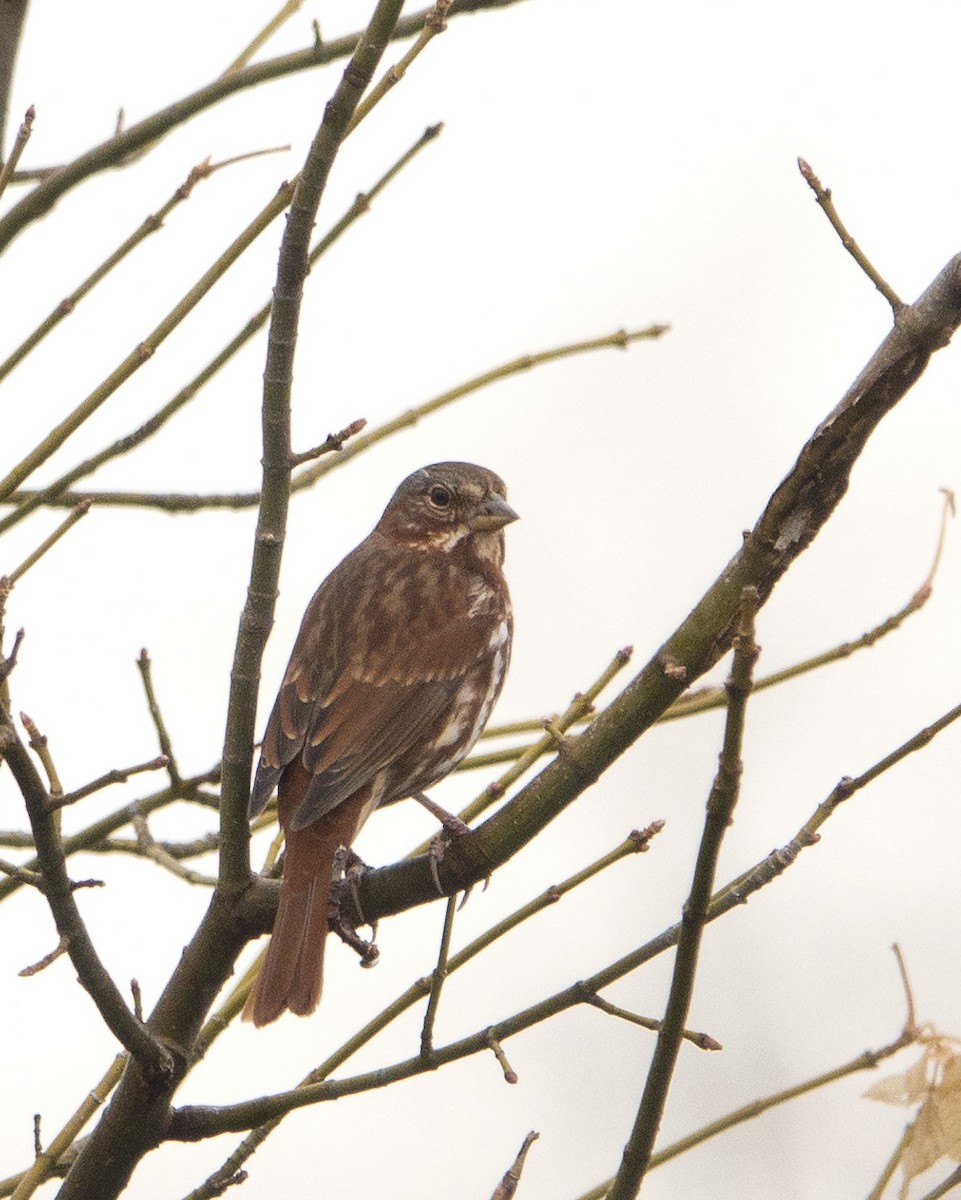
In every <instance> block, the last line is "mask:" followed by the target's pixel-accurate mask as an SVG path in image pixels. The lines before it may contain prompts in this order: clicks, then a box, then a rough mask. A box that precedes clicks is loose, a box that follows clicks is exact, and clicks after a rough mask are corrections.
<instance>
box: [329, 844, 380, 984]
mask: <svg viewBox="0 0 961 1200" xmlns="http://www.w3.org/2000/svg"><path fill="white" fill-rule="evenodd" d="M369 870H370V868H369V867H368V866H367V864H366V863H365V862H364V861H363V859H361V858H360V857H359V856H358V855H357V854H355V853H354V851H353V850H351V849H350V848H349V847H344V846H341V847H340V849H339V850H338V851H337V856H336V857H335V859H334V877H335V883H334V886H333V888H332V889H331V893H330V907H329V908H328V911H327V928H328V929H329V930H330V931H331V932H332V933H336V934H337V936H338V937H339V938H340V940H341V941H342V942H344V943H345V944H346V945H348V946H350V948H351V949H352V950H354V951H355V952H356V953H357V954H358V955H360V965H361V966H362V967H372V966H374V964H375V963H376V962H377V960H378V958H380V950H379V949H378V948H377V946H376V944H375V943H376V939H377V925H376V922H370V921H368V920H367V919H366V917H365V916H364V910H363V909H362V908H361V905H360V894H359V891H358V886H359V884H360V881H361V879H362V878H363V877H364V875H365V874H366V873H367V872H368V871H369ZM345 891H346V892H348V893H349V894H350V907H351V910H352V913H351V916H350V917H348V916H347V914H346V913H345V912H344V911H343V907H344V905H343V900H344V894H345ZM359 925H370V929H371V938H370V941H367V940H366V939H365V938H362V937H361V936H360V934H358V932H357V927H358V926H359Z"/></svg>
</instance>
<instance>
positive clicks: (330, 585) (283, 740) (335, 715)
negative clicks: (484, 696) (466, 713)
mask: <svg viewBox="0 0 961 1200" xmlns="http://www.w3.org/2000/svg"><path fill="white" fill-rule="evenodd" d="M372 553H374V554H377V555H378V556H380V557H381V558H382V559H383V562H382V563H381V567H382V569H381V570H380V571H379V572H378V578H379V580H380V582H381V586H380V588H379V590H376V591H375V590H374V589H373V588H370V587H368V588H366V589H365V588H364V586H363V585H362V584H361V586H359V587H358V586H357V585H356V584H357V580H363V579H364V578H365V576H366V575H367V574H368V572H367V563H366V562H364V561H363V560H364V558H366V557H367V556H368V555H369V554H372ZM445 558H446V556H440V555H438V556H434V555H428V556H425V555H424V554H423V553H419V554H416V555H413V554H411V552H410V551H407V550H406V549H405V548H403V547H393V546H391V545H389V544H386V543H385V542H384V539H379V540H378V538H377V535H376V534H372V535H371V537H370V538H368V539H367V540H366V541H365V542H362V543H361V545H360V546H358V547H357V549H356V550H355V551H354V552H353V553H352V554H351V555H349V556H348V557H347V558H346V559H345V560H344V562H343V563H341V565H340V567H338V568H337V569H336V570H335V571H334V572H333V573H332V574H331V575H330V576H329V577H328V578H327V580H325V582H324V583H323V584H322V585H321V587H320V589H319V590H318V592H317V593H316V595H315V596H314V599H313V600H312V601H311V603H310V606H309V607H308V609H307V612H306V614H305V615H304V621H303V624H302V625H301V629H300V633H299V634H298V637H297V641H296V643H295V645H294V649H293V653H292V654H291V659H290V664H289V666H288V668H287V672H286V675H285V676H284V682H283V684H282V685H281V689H280V693H279V695H278V697H277V701H276V703H275V705H274V709H273V712H272V713H271V716H270V720H269V722H268V725H267V730H266V732H265V734H264V742H263V747H262V750H261V759H260V763H259V765H258V768H257V775H256V778H255V781H254V789H253V793H252V795H251V812H252V813H255V812H259V811H260V810H261V809H262V808H263V806H264V805H265V804H266V802H267V799H268V798H269V796H270V793H271V791H272V790H273V787H274V786H275V785H276V783H277V781H278V780H279V778H280V775H281V774H282V772H283V770H284V768H285V767H286V766H287V765H288V764H289V763H291V762H293V761H294V759H295V758H297V757H298V756H302V759H301V761H302V762H303V765H304V767H305V768H306V769H307V771H308V772H309V773H310V775H311V776H312V779H311V783H310V786H309V788H308V790H307V794H306V796H305V798H304V800H303V802H302V803H301V805H300V806H299V808H298V810H297V812H296V814H295V815H294V817H293V818H292V822H291V824H292V827H293V828H295V829H299V828H303V827H304V826H305V825H307V824H309V823H310V822H312V821H315V820H316V819H317V818H318V817H320V816H322V815H323V814H324V813H327V812H329V811H330V810H331V809H332V808H334V807H336V806H337V805H338V804H340V803H341V802H342V801H343V800H344V799H345V798H346V797H348V796H350V795H352V794H353V793H355V792H356V791H358V790H359V789H360V788H363V787H365V786H366V785H367V784H369V783H370V782H371V781H372V780H373V779H374V777H375V776H376V775H377V774H378V772H379V771H381V770H383V768H384V767H385V766H387V765H389V764H390V763H393V762H395V761H396V760H397V759H398V758H399V757H400V756H401V755H402V754H404V752H405V751H406V750H408V749H409V748H410V747H411V746H413V745H415V744H416V743H417V742H418V741H419V740H420V739H423V738H425V737H427V738H429V737H430V734H431V731H434V730H437V731H438V732H439V731H440V730H441V729H442V728H443V725H444V721H445V716H446V714H447V713H448V712H449V711H450V709H451V706H452V702H453V699H454V697H455V696H456V694H457V692H458V689H459V687H460V685H461V683H462V681H463V679H464V676H465V675H466V674H467V672H468V671H470V670H471V668H472V667H474V666H475V665H476V664H477V663H478V662H479V661H480V659H481V658H482V657H483V655H484V654H485V653H486V652H488V651H489V650H490V648H491V644H492V640H493V639H495V638H496V637H497V636H498V631H499V627H500V626H502V625H503V626H504V632H503V636H504V637H506V636H507V625H506V620H507V618H506V616H505V614H503V613H500V612H496V611H494V612H484V613H482V614H478V615H477V616H475V617H474V618H472V619H471V620H469V621H465V620H464V619H463V615H461V617H460V619H459V620H458V619H455V618H453V617H452V616H451V615H450V614H463V612H464V609H465V600H464V597H463V596H461V597H460V598H458V597H456V596H455V595H454V594H453V592H454V591H456V589H457V588H458V587H460V588H466V587H467V586H468V583H467V581H466V579H465V578H464V577H463V576H461V575H459V574H458V573H457V572H455V571H452V570H451V567H450V564H449V563H448V562H447V561H446V560H445ZM431 571H434V572H435V576H436V577H435V578H429V577H425V572H428V573H429V572H431ZM425 597H429V600H427V601H426V602H425V599H424V598H425ZM319 630H323V631H325V635H326V636H325V639H324V642H323V644H321V643H320V640H319V638H318V631H319Z"/></svg>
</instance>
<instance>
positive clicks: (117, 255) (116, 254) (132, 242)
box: [0, 147, 277, 380]
mask: <svg viewBox="0 0 961 1200" xmlns="http://www.w3.org/2000/svg"><path fill="white" fill-rule="evenodd" d="M275 153H277V148H276V147H272V148H271V149H269V150H254V151H250V152H248V153H246V154H238V155H235V156H234V157H233V158H229V159H224V160H223V161H221V162H217V163H211V161H210V159H204V161H203V162H201V163H198V164H197V165H196V166H195V167H193V168H192V169H191V171H190V173H189V174H188V175H187V178H186V179H185V180H184V181H183V183H181V184H180V186H179V187H178V188H176V190H175V191H174V193H173V195H172V196H171V197H170V198H169V199H168V200H167V202H166V203H165V204H164V205H163V206H162V207H161V208H160V209H158V210H157V212H155V213H151V214H150V215H149V216H147V217H145V218H144V219H143V221H142V222H141V223H140V225H139V226H138V227H137V229H135V230H134V232H133V233H132V234H130V236H129V237H128V238H126V239H125V240H124V241H123V242H121V244H120V245H119V246H118V247H117V248H116V249H115V250H114V251H113V252H112V253H111V254H109V255H108V256H107V258H106V259H104V261H103V262H102V263H100V265H99V266H98V267H97V268H96V269H95V270H94V271H92V272H91V273H90V274H89V275H88V276H87V277H86V279H84V280H83V281H82V282H81V283H80V284H79V285H78V286H77V287H76V288H75V289H74V290H73V291H72V292H71V293H70V294H69V295H68V296H65V297H64V298H63V299H62V300H61V301H60V303H59V304H58V305H57V306H56V308H54V309H53V311H52V312H51V313H49V314H48V315H47V316H46V317H45V318H44V319H43V320H42V321H41V322H40V324H39V325H38V326H37V327H36V329H34V330H33V331H32V332H31V333H30V334H28V335H27V337H26V338H24V340H23V341H22V342H21V343H20V345H19V346H17V348H16V349H15V350H13V351H12V352H11V353H10V354H9V355H8V356H7V358H6V359H5V360H4V361H3V362H0V380H2V379H5V378H6V377H7V376H8V375H9V374H10V372H11V371H13V370H14V368H15V367H17V366H18V365H19V364H20V363H21V362H23V360H24V359H25V358H26V357H27V355H28V354H29V353H30V352H31V351H32V350H34V349H36V347H37V346H38V345H39V344H40V342H42V341H43V339H44V338H45V337H46V336H47V334H49V333H50V332H51V331H52V330H53V329H55V328H56V327H57V325H59V324H60V322H61V321H63V320H64V319H65V318H66V317H68V316H69V315H70V314H71V313H72V312H73V311H74V310H75V309H76V307H77V305H78V304H79V303H80V301H81V300H83V299H84V297H86V296H87V295H89V294H90V292H92V291H93V289H94V288H95V287H96V286H97V284H98V283H100V282H101V281H102V280H103V279H105V278H106V277H107V275H109V274H110V272H111V271H112V270H113V269H114V268H115V267H116V266H118V265H119V264H120V263H121V262H123V260H124V259H125V258H127V256H128V255H129V254H131V253H132V252H133V251H134V250H135V249H136V248H137V247H138V246H139V245H141V244H142V243H143V242H145V241H146V240H147V238H149V237H150V236H151V234H154V233H157V232H158V231H159V230H161V229H162V228H163V227H164V223H165V222H166V219H167V217H169V216H170V214H171V213H172V212H173V210H174V209H175V208H176V207H177V206H178V205H179V204H182V203H183V202H184V201H185V200H187V199H188V198H189V196H190V195H191V193H192V192H193V190H194V188H195V187H196V185H197V184H198V183H200V181H201V180H204V179H209V178H210V176H211V175H213V174H214V173H215V172H216V171H219V170H222V169H223V168H224V167H227V166H231V165H233V164H234V163H238V162H244V161H246V160H247V159H250V158H258V157H260V156H261V155H263V154H275Z"/></svg>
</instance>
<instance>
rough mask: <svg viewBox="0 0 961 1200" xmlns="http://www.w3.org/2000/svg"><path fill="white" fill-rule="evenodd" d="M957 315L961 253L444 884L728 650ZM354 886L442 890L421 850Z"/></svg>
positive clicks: (418, 892) (453, 853)
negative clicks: (667, 632)
mask: <svg viewBox="0 0 961 1200" xmlns="http://www.w3.org/2000/svg"><path fill="white" fill-rule="evenodd" d="M959 324H961V255H959V256H957V257H955V258H954V259H952V260H951V261H950V262H949V263H948V265H947V266H946V267H945V268H944V269H943V270H942V271H941V272H940V274H939V275H938V276H937V278H936V279H935V280H934V282H933V283H932V284H931V286H930V287H929V288H928V289H927V290H926V291H925V292H924V294H923V295H922V296H921V297H920V298H919V299H918V300H917V301H916V302H915V303H914V304H912V305H907V306H905V308H904V309H902V310H901V312H900V313H899V315H898V319H897V321H896V323H895V325H894V328H893V329H892V330H891V332H890V333H889V334H888V336H887V337H886V338H885V339H884V341H883V342H882V343H881V345H880V346H879V347H878V349H877V351H876V352H875V353H874V355H872V357H871V359H870V361H869V362H868V364H867V366H866V367H865V369H864V370H863V371H862V373H861V374H860V375H859V376H858V378H857V379H856V380H855V382H854V383H853V384H852V385H851V387H850V388H849V389H848V391H847V393H846V394H845V396H844V398H843V399H842V400H841V402H840V404H839V405H838V406H837V408H835V410H834V411H833V412H832V413H831V414H830V415H829V416H828V417H827V418H826V419H825V420H824V421H823V422H822V423H821V425H819V426H818V428H817V429H816V430H815V432H814V434H813V436H812V437H811V439H810V440H809V441H808V443H807V444H806V445H805V446H804V448H803V449H802V451H801V454H800V456H799V458H798V460H797V462H796V463H795V465H794V467H793V468H792V470H791V471H790V473H789V474H788V475H787V476H786V477H785V479H784V480H783V481H782V483H781V484H780V486H779V487H778V488H777V490H776V491H775V492H774V495H773V496H772V497H771V499H770V500H769V501H768V504H767V505H766V507H765V509H764V511H763V512H762V513H761V516H760V517H759V519H758V522H757V524H756V525H755V527H754V529H753V530H751V531H750V532H749V533H747V534H746V535H745V538H744V542H743V545H742V546H741V548H740V549H739V550H738V552H737V553H736V554H735V556H734V557H733V558H732V559H731V561H730V563H729V564H728V565H727V567H725V569H724V570H723V571H722V572H721V575H720V576H719V577H718V579H717V580H716V581H715V583H713V584H712V585H711V587H710V588H709V589H708V591H707V592H706V593H705V594H704V596H703V597H702V598H701V600H700V601H699V602H698V603H697V605H696V606H695V608H694V609H693V611H692V612H691V614H690V615H689V616H688V617H687V618H686V619H685V621H684V622H683V623H682V624H681V625H680V626H679V627H678V629H677V630H675V632H674V633H673V634H671V636H670V637H669V638H668V640H667V641H666V642H665V643H664V645H663V646H662V647H661V648H660V650H659V651H658V652H657V654H655V656H654V657H653V658H652V659H651V660H650V662H648V663H647V665H646V666H645V667H644V668H643V669H642V670H641V671H640V673H639V674H638V675H637V676H636V677H635V678H634V679H633V680H632V681H631V683H629V684H628V685H627V687H626V688H625V689H624V690H623V691H622V692H621V693H620V694H619V695H618V696H617V697H616V698H615V699H614V700H613V701H612V702H611V704H610V705H608V707H607V708H606V709H604V711H603V712H601V713H600V714H599V715H598V716H597V717H596V718H595V719H594V721H593V722H592V723H591V724H590V725H589V726H588V727H587V729H586V730H585V731H584V732H583V733H582V734H580V735H578V736H574V737H568V738H566V739H565V741H564V742H563V745H562V747H561V750H560V752H559V753H558V755H557V757H556V758H555V759H554V761H553V762H551V763H550V764H549V765H548V766H547V767H546V768H545V769H544V770H543V771H542V772H541V773H540V774H539V775H537V776H536V778H534V779H533V780H531V782H530V783H528V784H527V785H526V786H525V787H524V788H522V789H521V791H520V792H519V793H518V794H517V795H516V796H514V797H513V798H512V799H511V800H510V801H509V802H508V803H507V804H505V805H504V806H503V807H502V808H501V809H500V810H499V811H498V812H497V813H495V814H494V816H492V817H491V818H489V820H487V821H486V822H485V823H484V824H483V825H481V826H480V827H479V828H478V829H477V830H476V831H475V832H474V833H472V834H471V835H470V836H468V837H463V838H459V839H457V840H456V841H455V842H454V844H453V845H452V846H451V847H450V849H449V850H448V852H447V855H446V856H445V859H444V861H443V862H442V863H441V864H440V868H439V869H440V877H441V881H442V883H443V885H444V889H445V891H446V892H454V891H458V890H463V889H465V888H466V887H468V886H470V885H471V884H473V883H477V882H479V881H480V880H482V879H486V878H487V876H488V875H489V874H490V873H491V871H493V870H494V869H495V868H496V867H498V866H500V865H501V864H502V863H504V862H506V861H507V860H508V859H509V858H511V857H512V856H513V855H514V854H516V853H517V851H518V850H519V849H520V848H521V846H524V845H526V844H527V843H528V842H529V841H531V840H532V839H533V838H534V837H536V835H537V834H538V833H539V832H540V830H541V829H543V828H544V826H545V825H547V824H548V823H549V822H550V821H552V820H553V819H554V817H556V816H557V815H558V813H560V812H561V811H562V810H563V809H564V808H565V807H566V806H567V805H568V804H570V803H571V802H572V801H573V800H574V799H575V798H576V797H577V796H579V795H580V794H581V792H583V791H585V790H586V789H587V788H588V787H590V785H591V784H592V783H594V782H595V781H596V780H597V779H598V778H599V777H600V776H601V775H602V774H603V772H604V771H605V770H607V768H608V767H609V766H610V765H611V763H613V762H614V761H616V759H617V758H618V757H620V755H621V754H623V753H624V752H625V751H626V750H627V749H628V748H629V747H630V746H631V745H633V743H634V742H635V741H637V739H638V738H639V737H640V736H641V735H642V734H643V733H644V732H645V730H647V729H648V728H649V726H650V725H652V724H653V723H654V722H655V721H656V720H657V718H658V717H659V716H660V715H661V713H663V712H664V711H665V709H666V708H667V707H668V705H669V704H671V703H672V702H673V701H674V700H676V699H677V697H678V696H679V695H680V694H681V693H682V692H683V691H685V690H686V689H687V688H688V687H689V686H690V685H691V684H692V683H693V682H694V681H695V680H696V679H698V678H699V677H700V676H701V675H703V674H704V673H705V672H706V671H707V670H709V669H710V668H711V667H712V666H713V665H714V664H715V663H716V662H717V661H718V660H719V659H720V658H721V657H722V655H723V654H724V653H725V652H726V651H727V649H728V648H729V646H730V644H731V640H732V638H733V635H734V629H735V625H736V621H737V614H738V609H739V604H740V596H741V591H742V589H743V588H745V587H749V586H753V587H755V588H757V591H758V594H759V596H760V598H761V602H762V604H763V603H764V601H766V600H767V598H768V596H769V595H770V594H771V591H772V590H773V588H774V586H775V585H776V584H777V582H778V580H779V579H780V578H781V576H782V575H783V574H784V573H785V571H787V570H788V568H789V567H790V566H791V564H792V563H793V562H794V560H795V559H796V558H797V557H798V555H799V554H800V553H801V552H802V551H803V550H804V549H806V548H807V546H808V545H810V543H811V541H812V540H813V539H814V537H815V536H816V534H817V533H818V531H819V530H820V529H821V527H822V526H823V525H824V524H825V522H826V521H827V519H828V518H829V517H830V515H831V513H832V512H833V511H834V509H835V507H836V506H837V504H838V503H839V501H840V500H841V498H842V496H843V495H844V493H845V491H846V490H847V486H848V481H849V479H850V474H851V470H852V468H853V466H854V464H855V462H856V461H857V459H858V456H859V455H860V453H861V451H862V450H863V449H864V446H865V443H866V442H867V440H868V438H869V437H870V435H871V434H872V433H873V431H874V430H875V429H876V428H877V425H878V424H879V422H880V421H881V419H882V417H884V416H885V414H886V413H888V412H889V411H890V410H891V409H892V408H893V407H894V405H895V404H897V402H898V401H899V400H900V399H901V398H902V397H903V396H904V395H905V394H906V393H907V392H908V391H909V389H910V388H911V386H912V385H913V384H914V383H915V382H916V381H917V379H918V378H919V377H920V376H921V374H922V373H923V371H924V369H925V367H926V366H927V364H928V361H929V359H930V357H931V355H932V353H933V352H934V351H935V350H938V349H941V348H942V347H944V346H946V345H947V344H948V342H949V341H950V338H951V335H952V334H953V332H954V331H955V329H956V328H957V327H958V325H959ZM358 895H359V899H360V903H361V906H362V908H363V911H364V913H365V915H366V917H367V919H368V920H371V921H376V920H379V919H380V918H382V917H385V916H387V915H389V914H390V913H394V912H400V911H402V910H404V909H407V908H412V907H414V906H416V905H418V904H426V903H428V902H430V901H431V900H436V899H437V893H436V888H435V887H434V884H433V881H432V879H431V875H430V871H429V869H428V866H427V863H426V860H425V859H416V860H413V861H410V862H404V863H399V864H396V865H395V866H391V867H389V868H385V869H383V870H379V871H371V872H370V873H369V874H368V875H366V876H365V877H364V879H363V880H362V882H361V884H360V888H359V893H358Z"/></svg>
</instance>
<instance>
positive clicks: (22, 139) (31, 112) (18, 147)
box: [0, 104, 37, 196]
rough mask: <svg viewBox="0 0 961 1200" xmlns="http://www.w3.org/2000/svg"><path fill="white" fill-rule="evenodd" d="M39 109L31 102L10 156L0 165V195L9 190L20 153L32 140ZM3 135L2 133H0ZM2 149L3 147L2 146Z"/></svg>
mask: <svg viewBox="0 0 961 1200" xmlns="http://www.w3.org/2000/svg"><path fill="white" fill-rule="evenodd" d="M36 115H37V110H36V109H35V108H34V107H33V105H32V104H31V105H30V107H29V108H28V109H27V111H26V112H25V113H24V115H23V124H22V125H21V126H20V128H19V129H18V130H17V136H16V139H15V140H14V143H13V146H12V147H11V150H10V157H9V158H8V159H7V161H6V162H5V163H3V164H2V166H0V196H2V195H3V193H4V192H5V191H6V190H7V184H8V183H9V182H10V180H11V179H12V178H13V173H14V171H15V170H16V169H17V163H18V162H19V161H20V155H21V154H23V150H24V147H25V146H26V144H27V142H29V141H30V134H31V133H32V131H33V122H34V119H35V118H36ZM0 136H2V133H0ZM0 151H2V148H0Z"/></svg>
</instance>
